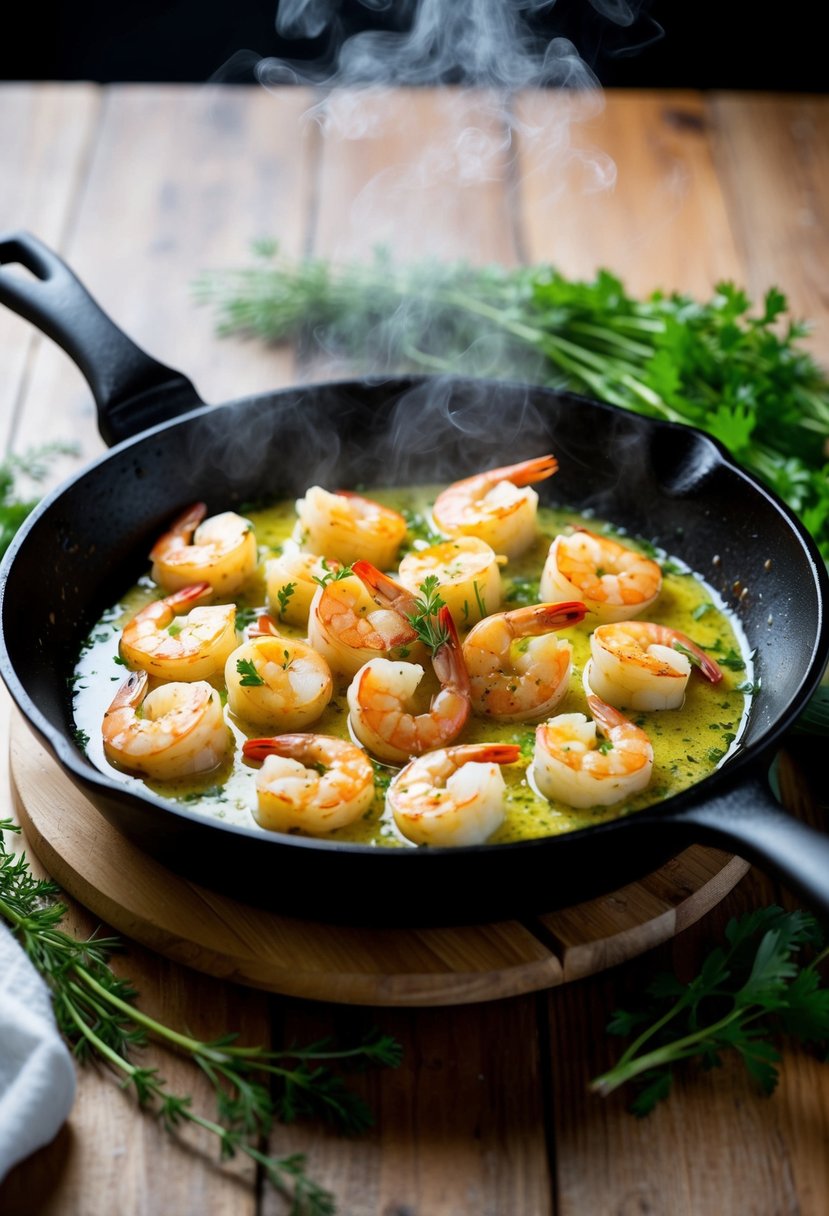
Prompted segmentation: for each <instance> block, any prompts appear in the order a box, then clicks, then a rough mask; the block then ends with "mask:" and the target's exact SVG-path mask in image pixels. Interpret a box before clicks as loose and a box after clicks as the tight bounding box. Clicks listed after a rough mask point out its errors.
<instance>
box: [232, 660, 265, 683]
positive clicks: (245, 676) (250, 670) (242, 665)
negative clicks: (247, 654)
mask: <svg viewBox="0 0 829 1216" xmlns="http://www.w3.org/2000/svg"><path fill="white" fill-rule="evenodd" d="M236 670H237V671H238V673H239V675H240V676H241V677H242V678H241V680H240V681H239V683H240V684H241V685H242V687H243V688H256V687H258V686H259V685H260V684H264V683H265V681H264V680H263V679H262V677H261V676H260V674H259V672H258V671H257V670H256V668H255V667H254V665H253V659H237V660H236Z"/></svg>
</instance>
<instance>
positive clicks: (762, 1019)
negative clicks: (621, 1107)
mask: <svg viewBox="0 0 829 1216" xmlns="http://www.w3.org/2000/svg"><path fill="white" fill-rule="evenodd" d="M725 937H726V945H725V946H718V947H716V948H715V949H714V950H712V951H711V953H710V954H709V955H708V956H707V957H706V958H705V959H704V961H703V964H702V967H701V968H700V971H699V974H698V975H697V976H696V977H695V978H694V979H693V980H691V982H690V983H688V984H684V983H682V982H681V981H680V980H678V979H677V978H676V977H675V976H674V975H670V974H667V975H660V976H657V978H656V979H655V980H654V981H653V982H652V983H651V984H650V986H649V988H648V994H649V996H650V997H651V998H652V1003H651V1004H650V1006H649V1007H648V1008H647V1009H646V1010H644V1011H642V1012H635V1013H631V1012H628V1011H627V1010H623V1009H619V1010H617V1011H616V1012H615V1013H614V1015H613V1017H612V1019H611V1021H610V1024H609V1025H608V1032H609V1033H610V1034H614V1035H616V1034H618V1035H624V1036H628V1035H631V1034H636V1037H635V1039H634V1040H633V1042H632V1043H631V1044H630V1046H629V1047H628V1048H627V1050H626V1051H625V1052H624V1053H623V1054H622V1055H621V1057H620V1058H619V1061H618V1063H617V1064H616V1065H615V1066H614V1067H613V1068H612V1069H610V1071H609V1072H606V1073H605V1074H604V1075H603V1076H601V1077H597V1078H596V1079H595V1080H594V1081H593V1082H592V1086H591V1088H592V1089H593V1090H594V1091H596V1092H598V1093H600V1094H609V1093H610V1092H611V1091H612V1090H614V1089H617V1088H618V1087H619V1086H620V1085H625V1084H626V1083H627V1082H630V1081H633V1082H635V1083H636V1086H637V1088H638V1093H637V1096H636V1097H635V1099H634V1101H633V1104H632V1107H631V1109H632V1110H633V1111H634V1113H635V1114H637V1115H646V1114H648V1112H649V1111H651V1110H652V1109H653V1107H654V1106H655V1105H656V1103H657V1102H659V1101H660V1100H662V1099H663V1098H666V1097H667V1096H668V1094H669V1093H670V1089H671V1084H672V1081H673V1076H674V1071H675V1068H676V1066H677V1065H678V1064H679V1063H681V1062H682V1061H685V1060H689V1059H694V1058H696V1059H698V1060H699V1061H700V1062H701V1063H702V1064H703V1066H705V1067H709V1068H710V1067H711V1066H712V1065H717V1064H719V1063H720V1055H721V1053H722V1052H724V1051H728V1050H734V1051H737V1052H739V1054H740V1056H741V1057H742V1059H743V1062H744V1063H745V1066H746V1068H747V1069H748V1071H749V1072H750V1073H751V1075H752V1076H753V1077H754V1078H755V1080H757V1081H758V1083H759V1084H760V1087H761V1088H762V1089H763V1090H764V1091H765V1092H766V1093H770V1092H771V1091H772V1090H773V1089H774V1087H775V1085H776V1084H777V1079H778V1072H777V1067H776V1065H777V1063H778V1061H779V1059H780V1056H779V1053H778V1051H777V1048H776V1047H775V1041H776V1039H777V1037H778V1036H779V1035H780V1034H788V1035H791V1036H792V1037H794V1038H796V1039H799V1040H800V1041H801V1042H804V1043H812V1044H819V1045H824V1046H825V1045H826V1043H827V1041H828V1040H829V988H827V987H825V986H823V983H822V978H821V974H820V965H821V963H822V962H823V961H824V959H825V958H826V957H827V955H829V950H825V949H822V946H823V938H822V934H821V931H820V928H819V926H818V923H817V921H816V920H815V918H814V917H813V916H812V915H811V914H810V913H808V912H804V911H799V910H798V911H794V912H785V911H784V910H783V909H782V908H778V907H768V908H759V909H757V910H756V911H754V912H750V913H748V914H746V915H745V916H742V917H741V918H740V919H738V920H737V919H732V920H731V921H729V923H728V925H727V926H726V930H725ZM803 952H806V954H807V955H808V956H809V959H808V961H806V962H802V961H801V957H800V956H801V954H802V953H803ZM643 1026H644V1027H645V1028H644V1029H641V1028H642V1027H643Z"/></svg>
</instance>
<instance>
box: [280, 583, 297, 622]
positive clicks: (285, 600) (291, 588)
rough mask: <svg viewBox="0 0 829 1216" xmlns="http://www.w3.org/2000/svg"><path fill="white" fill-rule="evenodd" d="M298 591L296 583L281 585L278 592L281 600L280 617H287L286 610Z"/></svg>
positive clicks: (281, 618)
mask: <svg viewBox="0 0 829 1216" xmlns="http://www.w3.org/2000/svg"><path fill="white" fill-rule="evenodd" d="M295 591H296V583H286V584H285V586H284V587H280V588H279V590H278V591H277V593H276V598H277V599H278V600H279V619H280V620H281V621H282V620H284V619H285V610H286V608H287V607H288V604H289V603H290V602H291V597H292V596H293V594H294V592H295Z"/></svg>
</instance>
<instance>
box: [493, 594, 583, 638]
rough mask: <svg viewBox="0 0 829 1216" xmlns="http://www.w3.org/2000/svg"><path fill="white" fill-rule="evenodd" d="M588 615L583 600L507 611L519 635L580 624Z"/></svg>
mask: <svg viewBox="0 0 829 1216" xmlns="http://www.w3.org/2000/svg"><path fill="white" fill-rule="evenodd" d="M586 615H587V608H586V607H585V605H584V604H583V603H582V602H581V600H567V601H565V602H563V603H560V604H531V605H530V606H529V607H527V608H516V609H515V610H514V612H510V613H507V618H508V620H509V621H510V624H511V625H512V627H513V630H514V632H515V633H516V634H518V635H519V636H526V635H527V634H531V635H533V636H536V635H538V634H541V633H553V632H555V631H556V630H558V629H567V628H568V626H570V625H578V624H579V622H580V621H583V620H584V618H585V616H586Z"/></svg>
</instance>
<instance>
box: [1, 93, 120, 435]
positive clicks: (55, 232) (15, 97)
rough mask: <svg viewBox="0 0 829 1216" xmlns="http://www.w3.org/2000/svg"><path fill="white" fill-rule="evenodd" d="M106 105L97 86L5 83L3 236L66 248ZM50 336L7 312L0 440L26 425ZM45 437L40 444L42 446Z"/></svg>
mask: <svg viewBox="0 0 829 1216" xmlns="http://www.w3.org/2000/svg"><path fill="white" fill-rule="evenodd" d="M99 110H100V92H99V90H98V89H96V88H95V87H94V86H93V85H73V86H70V87H69V88H62V87H60V86H59V85H49V86H44V87H43V88H41V89H37V90H34V89H32V88H31V87H30V86H28V85H25V84H8V83H4V84H0V147H2V149H3V153H2V164H3V187H2V190H0V235H3V236H6V235H10V234H12V233H14V232H19V231H21V230H28V231H30V232H34V233H35V234H37V235H38V236H40V237H41V239H42V240H44V241H47V242H48V243H49V244H51V245H53V246H56V247H59V246H60V245H61V244H62V243H63V241H64V240H65V239H66V235H67V232H68V231H69V229H70V228H71V225H72V223H73V221H74V219H75V215H76V207H77V200H78V191H79V189H80V188H81V184H82V182H83V179H84V176H85V174H86V172H87V169H88V159H89V154H90V150H91V146H92V142H93V137H94V132H95V130H96V124H97V118H98V114H99ZM43 342H44V339H42V338H41V337H40V335H39V334H36V332H35V331H34V330H33V329H32V327H31V326H30V325H28V324H27V323H26V322H25V321H23V320H21V319H20V318H19V317H17V316H15V315H14V314H13V313H11V312H9V311H7V310H5V309H4V310H3V311H2V312H0V367H2V368H3V375H2V376H0V442H2V444H3V447H4V449H5V447H6V446H7V445H8V444H9V443H10V441H11V440H12V439H13V437H14V430H15V427H16V426H18V425H20V423H21V417H20V410H21V404H22V397H23V394H24V391H25V385H26V381H27V378H28V376H29V374H30V372H31V368H32V365H33V361H34V359H35V356H36V354H37V352H38V351H39V349H40V347H41V345H42V344H43ZM43 439H44V436H43V434H41V435H40V436H38V439H37V442H38V443H42V442H43Z"/></svg>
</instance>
